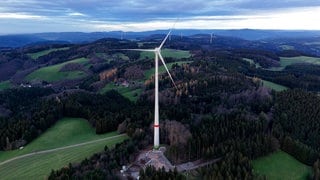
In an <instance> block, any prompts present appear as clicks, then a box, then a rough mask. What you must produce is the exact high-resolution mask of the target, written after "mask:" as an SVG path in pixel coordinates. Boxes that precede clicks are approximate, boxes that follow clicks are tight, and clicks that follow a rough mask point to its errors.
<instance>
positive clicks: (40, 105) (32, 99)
mask: <svg viewBox="0 0 320 180" xmlns="http://www.w3.org/2000/svg"><path fill="white" fill-rule="evenodd" d="M52 92H53V91H52V90H51V89H41V88H20V89H10V90H6V91H3V92H1V93H0V97H1V98H0V104H1V105H2V106H3V107H4V108H7V109H8V110H9V111H11V112H12V113H11V115H10V116H8V117H2V118H1V120H0V149H1V150H11V149H15V148H19V147H20V146H23V145H25V144H26V143H28V142H30V141H31V140H33V139H34V138H36V137H38V136H39V135H40V134H41V133H43V132H44V131H45V130H46V129H47V128H49V127H50V126H51V125H52V124H54V123H55V122H56V121H57V120H58V119H59V118H61V117H62V105H61V104H60V103H59V102H57V101H55V100H54V99H50V100H49V99H43V97H45V96H47V95H49V94H51V93H52Z"/></svg>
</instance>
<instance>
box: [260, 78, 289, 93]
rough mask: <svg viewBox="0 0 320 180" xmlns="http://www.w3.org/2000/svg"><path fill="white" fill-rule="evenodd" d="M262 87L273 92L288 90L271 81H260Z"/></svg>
mask: <svg viewBox="0 0 320 180" xmlns="http://www.w3.org/2000/svg"><path fill="white" fill-rule="evenodd" d="M262 82H263V86H265V87H268V88H270V89H273V90H275V91H284V90H286V89H288V88H287V87H286V86H282V85H280V84H276V83H273V82H271V81H266V80H262Z"/></svg>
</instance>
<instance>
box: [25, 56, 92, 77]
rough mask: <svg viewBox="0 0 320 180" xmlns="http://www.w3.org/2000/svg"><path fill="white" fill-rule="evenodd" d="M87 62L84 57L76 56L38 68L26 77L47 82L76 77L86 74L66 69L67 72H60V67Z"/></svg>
mask: <svg viewBox="0 0 320 180" xmlns="http://www.w3.org/2000/svg"><path fill="white" fill-rule="evenodd" d="M87 62H89V61H88V59H86V58H78V59H74V60H71V61H67V62H64V63H60V64H56V65H52V66H48V67H43V68H40V69H38V70H36V71H34V72H32V73H30V74H29V75H28V76H27V77H26V79H27V80H29V81H31V80H43V81H48V82H55V81H59V80H63V79H76V78H81V77H84V76H86V73H85V72H83V71H79V70H76V71H67V72H60V69H61V68H62V67H63V66H64V65H66V64H69V63H80V64H85V63H87Z"/></svg>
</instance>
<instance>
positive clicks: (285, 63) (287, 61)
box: [269, 56, 320, 71]
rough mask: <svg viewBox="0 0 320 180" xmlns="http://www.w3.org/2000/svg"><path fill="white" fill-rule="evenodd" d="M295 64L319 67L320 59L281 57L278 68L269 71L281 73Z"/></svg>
mask: <svg viewBox="0 0 320 180" xmlns="http://www.w3.org/2000/svg"><path fill="white" fill-rule="evenodd" d="M296 63H310V64H315V65H320V58H316V57H308V56H297V57H281V58H280V67H273V68H270V69H269V70H272V71H281V70H283V69H284V68H285V67H287V66H289V65H291V64H296Z"/></svg>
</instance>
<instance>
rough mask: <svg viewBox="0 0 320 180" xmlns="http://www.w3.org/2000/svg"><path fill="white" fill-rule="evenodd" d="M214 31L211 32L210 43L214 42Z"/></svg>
mask: <svg viewBox="0 0 320 180" xmlns="http://www.w3.org/2000/svg"><path fill="white" fill-rule="evenodd" d="M212 39H213V33H211V34H210V44H212Z"/></svg>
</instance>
